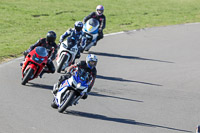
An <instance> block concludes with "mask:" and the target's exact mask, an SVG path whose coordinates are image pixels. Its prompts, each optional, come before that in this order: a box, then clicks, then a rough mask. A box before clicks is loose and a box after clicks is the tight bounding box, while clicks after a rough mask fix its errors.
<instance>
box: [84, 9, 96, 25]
mask: <svg viewBox="0 0 200 133" xmlns="http://www.w3.org/2000/svg"><path fill="white" fill-rule="evenodd" d="M94 15H95V12H92V13H90V14H89V15H88V16H86V17H85V18H84V19H83V23H86V22H87V21H88V20H89V19H90V18H92V16H94Z"/></svg>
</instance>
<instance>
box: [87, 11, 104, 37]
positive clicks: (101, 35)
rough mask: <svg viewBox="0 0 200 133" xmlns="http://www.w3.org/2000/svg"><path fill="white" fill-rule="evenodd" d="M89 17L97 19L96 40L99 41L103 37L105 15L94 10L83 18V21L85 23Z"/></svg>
mask: <svg viewBox="0 0 200 133" xmlns="http://www.w3.org/2000/svg"><path fill="white" fill-rule="evenodd" d="M90 18H94V19H97V20H98V21H99V24H100V25H99V35H98V37H97V41H99V40H100V39H102V38H103V29H105V27H106V17H105V15H103V14H102V15H101V16H99V15H97V13H96V12H92V13H90V14H89V15H88V16H86V17H85V18H84V19H83V23H86V22H87V21H88V20H89V19H90Z"/></svg>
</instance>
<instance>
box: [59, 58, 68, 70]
mask: <svg viewBox="0 0 200 133" xmlns="http://www.w3.org/2000/svg"><path fill="white" fill-rule="evenodd" d="M66 60H67V55H64V56H62V57H61V61H60V64H59V65H58V68H57V72H58V73H60V72H61V70H62V67H63V65H64V63H65V61H66Z"/></svg>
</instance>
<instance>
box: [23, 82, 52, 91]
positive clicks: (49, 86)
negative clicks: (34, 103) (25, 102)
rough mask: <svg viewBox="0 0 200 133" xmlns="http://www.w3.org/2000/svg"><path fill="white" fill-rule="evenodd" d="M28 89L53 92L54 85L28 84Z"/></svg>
mask: <svg viewBox="0 0 200 133" xmlns="http://www.w3.org/2000/svg"><path fill="white" fill-rule="evenodd" d="M26 86H28V87H35V88H41V89H47V90H52V89H53V86H52V85H44V84H38V83H37V84H35V83H30V82H28V83H27V85H26Z"/></svg>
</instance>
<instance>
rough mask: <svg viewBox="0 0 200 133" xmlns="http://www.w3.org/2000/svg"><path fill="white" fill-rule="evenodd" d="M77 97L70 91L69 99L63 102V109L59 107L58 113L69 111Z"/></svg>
mask: <svg viewBox="0 0 200 133" xmlns="http://www.w3.org/2000/svg"><path fill="white" fill-rule="evenodd" d="M75 95H76V94H75V91H73V90H70V94H69V97H67V99H64V101H63V102H64V103H63V105H62V106H61V107H58V112H60V113H62V112H63V111H65V110H66V109H67V107H69V106H71V105H72V102H73V100H74V97H75Z"/></svg>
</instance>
